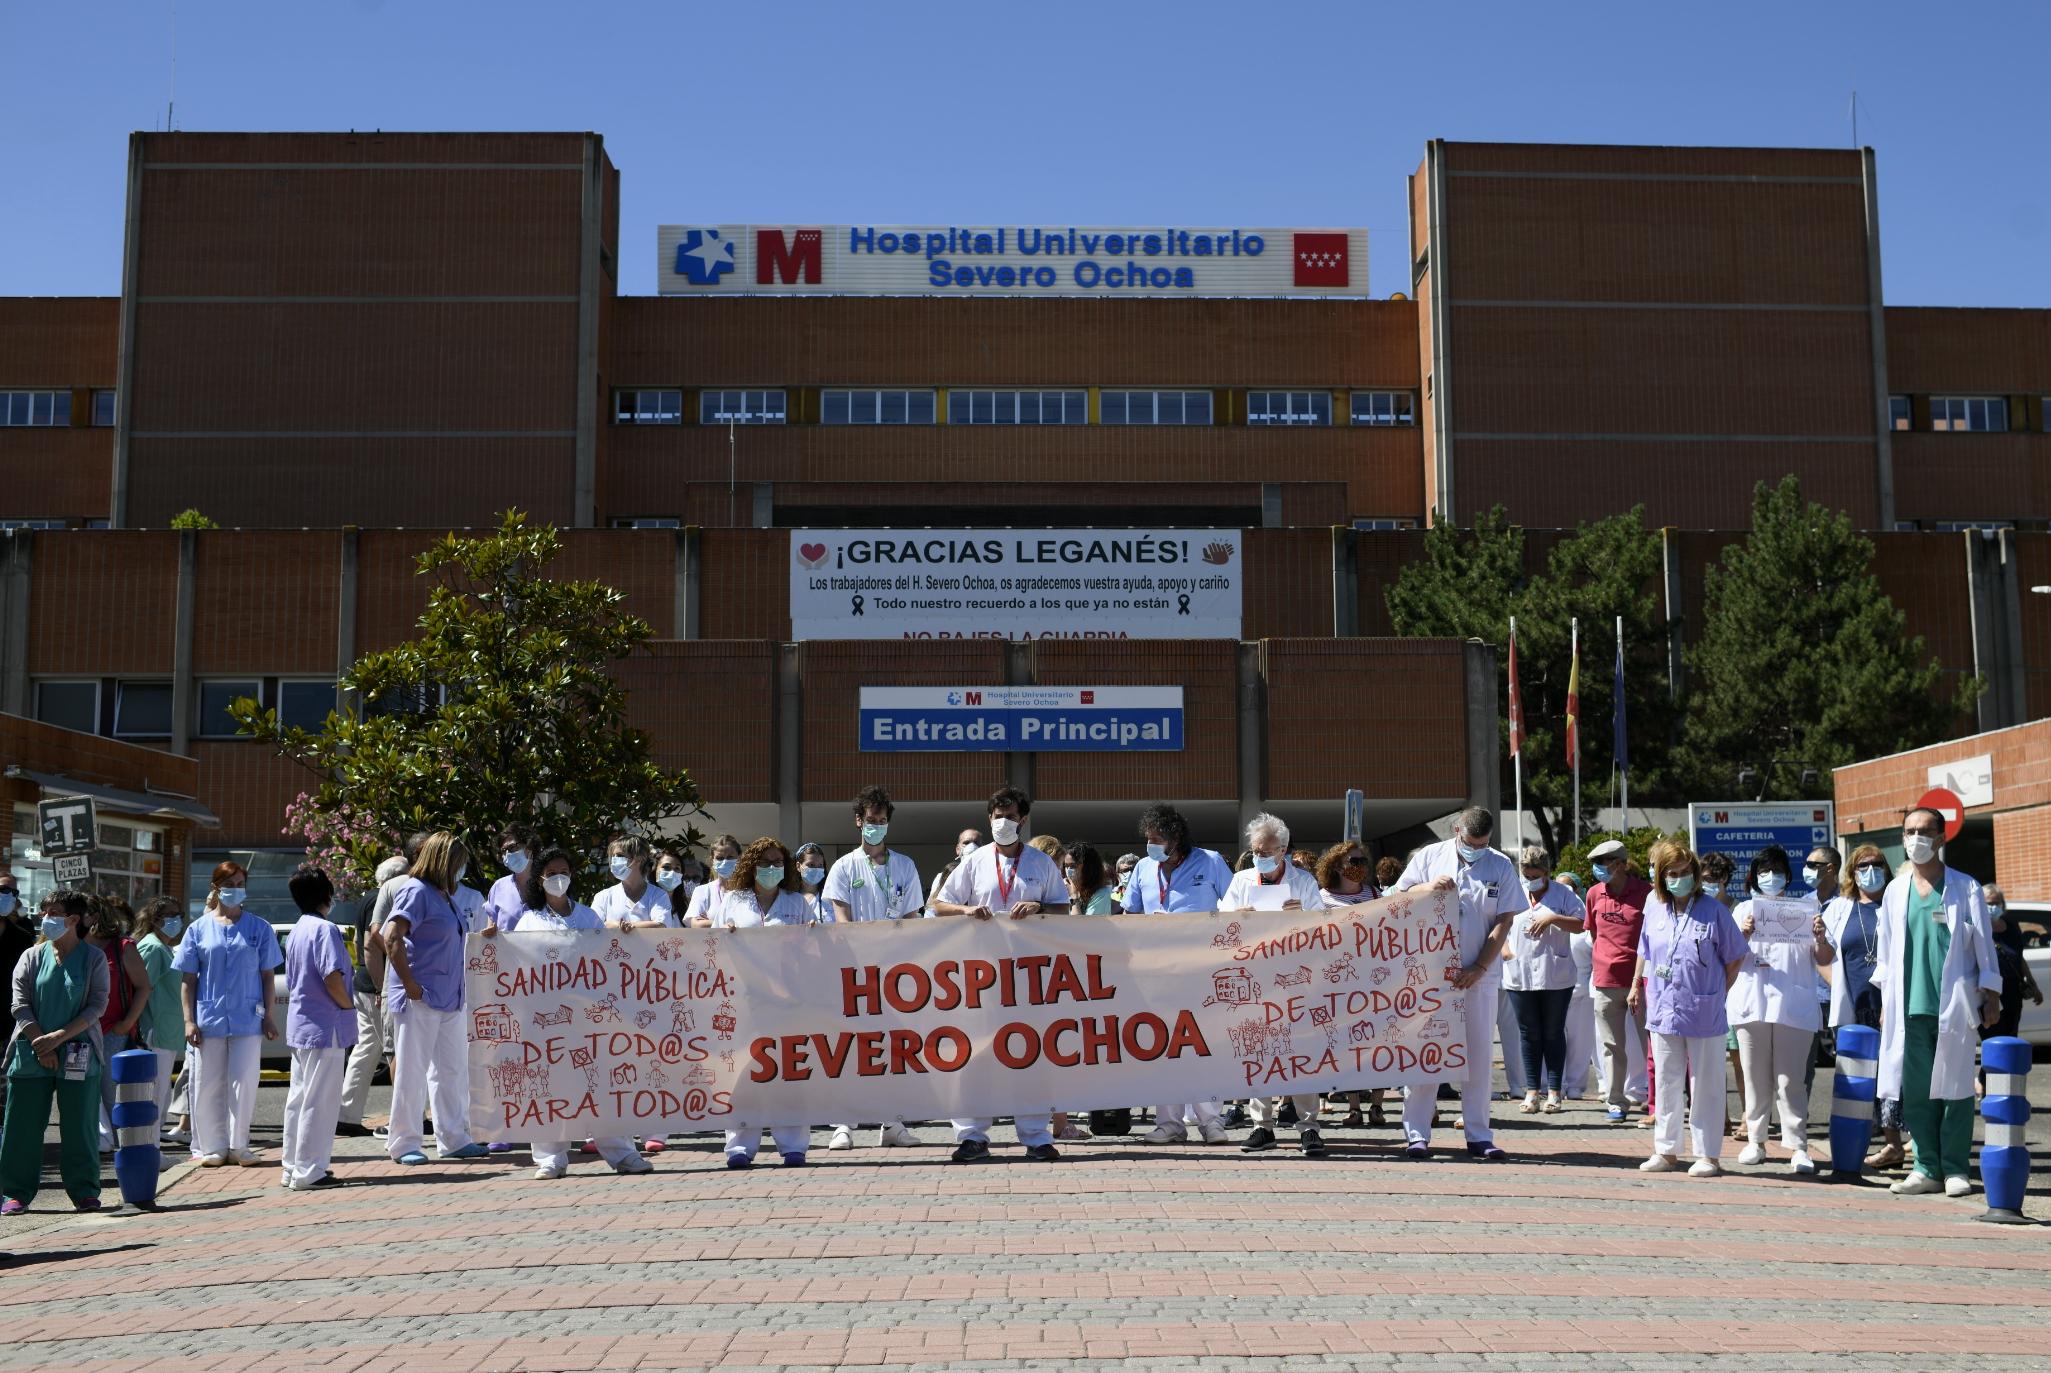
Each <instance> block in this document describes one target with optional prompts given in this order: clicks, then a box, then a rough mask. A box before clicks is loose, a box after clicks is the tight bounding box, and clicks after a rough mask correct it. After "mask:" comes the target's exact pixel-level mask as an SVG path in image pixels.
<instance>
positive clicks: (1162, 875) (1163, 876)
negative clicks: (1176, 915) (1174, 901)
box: [1154, 863, 1168, 911]
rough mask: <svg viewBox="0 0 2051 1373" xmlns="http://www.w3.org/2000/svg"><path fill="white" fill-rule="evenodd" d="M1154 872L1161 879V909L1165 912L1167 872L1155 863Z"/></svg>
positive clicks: (1166, 903)
mask: <svg viewBox="0 0 2051 1373" xmlns="http://www.w3.org/2000/svg"><path fill="white" fill-rule="evenodd" d="M1154 872H1155V874H1156V875H1158V876H1159V877H1160V879H1161V909H1162V910H1164V911H1165V910H1167V909H1168V870H1167V869H1166V868H1164V867H1162V866H1161V865H1160V864H1159V863H1156V864H1154Z"/></svg>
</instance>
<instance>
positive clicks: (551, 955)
mask: <svg viewBox="0 0 2051 1373" xmlns="http://www.w3.org/2000/svg"><path fill="white" fill-rule="evenodd" d="M541 961H542V962H544V963H560V962H562V961H563V951H562V950H561V949H559V948H557V947H556V946H555V945H553V944H551V945H549V946H548V947H547V948H545V949H543V950H542V951H541Z"/></svg>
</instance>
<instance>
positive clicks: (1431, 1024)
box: [1422, 1016, 1453, 1039]
mask: <svg viewBox="0 0 2051 1373" xmlns="http://www.w3.org/2000/svg"><path fill="white" fill-rule="evenodd" d="M1452 1028H1453V1027H1452V1026H1451V1025H1449V1024H1447V1023H1446V1022H1445V1021H1443V1020H1440V1019H1439V1018H1438V1017H1437V1016H1433V1017H1432V1018H1431V1019H1429V1020H1427V1021H1425V1022H1424V1025H1423V1027H1422V1029H1423V1031H1424V1033H1425V1034H1426V1035H1428V1036H1429V1037H1431V1038H1432V1039H1444V1038H1445V1037H1446V1031H1448V1030H1450V1029H1452Z"/></svg>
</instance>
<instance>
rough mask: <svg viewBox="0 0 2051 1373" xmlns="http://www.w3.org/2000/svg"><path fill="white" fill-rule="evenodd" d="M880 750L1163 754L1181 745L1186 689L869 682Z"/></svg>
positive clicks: (867, 725)
mask: <svg viewBox="0 0 2051 1373" xmlns="http://www.w3.org/2000/svg"><path fill="white" fill-rule="evenodd" d="M861 726H862V741H861V746H862V748H863V749H864V750H865V751H868V752H878V753H960V752H970V753H977V752H981V753H1004V752H1009V751H1011V750H1014V749H1016V750H1022V751H1030V752H1035V753H1048V752H1055V753H1110V752H1162V751H1169V750H1175V749H1180V748H1181V747H1182V688H1181V687H1179V686H1178V687H1074V686H985V687H971V686H960V687H944V686H928V687H899V686H889V687H868V686H865V687H863V688H862V696H861Z"/></svg>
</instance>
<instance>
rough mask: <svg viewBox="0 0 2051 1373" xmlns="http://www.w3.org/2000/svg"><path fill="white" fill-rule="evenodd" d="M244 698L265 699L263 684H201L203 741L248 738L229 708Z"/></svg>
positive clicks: (235, 681) (242, 680)
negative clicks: (229, 712)
mask: <svg viewBox="0 0 2051 1373" xmlns="http://www.w3.org/2000/svg"><path fill="white" fill-rule="evenodd" d="M244 696H254V697H255V698H256V699H257V700H258V701H259V702H261V701H262V700H263V683H262V682H259V681H256V680H254V679H253V678H240V679H232V680H225V681H218V682H201V683H200V684H199V730H198V734H199V737H200V738H202V739H238V738H242V737H244V736H243V734H242V729H241V726H239V725H237V724H236V723H235V721H234V718H233V717H231V716H230V715H229V714H228V707H229V706H231V705H233V704H235V702H237V701H239V700H241V699H242V698H243V697H244Z"/></svg>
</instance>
